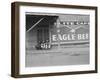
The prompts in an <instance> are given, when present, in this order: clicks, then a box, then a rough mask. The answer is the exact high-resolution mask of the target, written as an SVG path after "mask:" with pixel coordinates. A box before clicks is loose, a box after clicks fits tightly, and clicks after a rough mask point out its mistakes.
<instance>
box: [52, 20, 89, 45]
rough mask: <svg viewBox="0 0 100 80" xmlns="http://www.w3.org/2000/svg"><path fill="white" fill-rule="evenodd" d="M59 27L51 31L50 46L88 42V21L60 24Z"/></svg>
mask: <svg viewBox="0 0 100 80" xmlns="http://www.w3.org/2000/svg"><path fill="white" fill-rule="evenodd" d="M59 26H60V27H59V28H57V27H55V26H54V27H53V28H52V30H51V42H52V44H56V43H57V42H58V41H60V43H79V42H89V21H66V22H60V24H59Z"/></svg>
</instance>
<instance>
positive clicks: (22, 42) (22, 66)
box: [19, 6, 95, 74]
mask: <svg viewBox="0 0 100 80" xmlns="http://www.w3.org/2000/svg"><path fill="white" fill-rule="evenodd" d="M25 12H41V13H46V12H47V13H61V14H63V13H65V14H84V15H85V14H86V15H90V65H69V66H52V67H30V68H26V67H25ZM19 14H20V16H19V21H20V26H19V27H20V29H19V30H20V43H19V44H20V47H19V48H20V51H19V56H20V58H19V59H20V62H19V64H20V74H38V73H51V72H52V73H53V72H74V71H88V70H95V11H94V10H86V9H71V8H70V9H69V8H66V9H65V8H52V7H37V6H34V7H32V6H20V13H19Z"/></svg>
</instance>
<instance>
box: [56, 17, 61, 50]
mask: <svg viewBox="0 0 100 80" xmlns="http://www.w3.org/2000/svg"><path fill="white" fill-rule="evenodd" d="M56 23H57V26H56V27H57V35H58V38H57V39H58V40H57V41H58V50H60V49H61V47H60V38H59V34H60V20H59V17H58V19H57V22H56Z"/></svg>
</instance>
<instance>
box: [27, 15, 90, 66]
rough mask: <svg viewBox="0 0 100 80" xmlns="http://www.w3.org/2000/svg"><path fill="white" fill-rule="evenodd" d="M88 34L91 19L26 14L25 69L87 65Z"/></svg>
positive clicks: (88, 52) (84, 16)
mask: <svg viewBox="0 0 100 80" xmlns="http://www.w3.org/2000/svg"><path fill="white" fill-rule="evenodd" d="M37 14H38V15H37ZM89 31H90V15H84V14H55V15H54V14H51V15H50V14H45V13H26V38H25V39H26V42H25V44H26V45H25V47H26V55H25V66H26V67H37V66H38V67H39V66H61V65H80V64H81V65H82V64H89V63H90V61H89V58H90V56H89V55H90V49H89V48H90V44H89V42H90V38H89V37H90V32H89Z"/></svg>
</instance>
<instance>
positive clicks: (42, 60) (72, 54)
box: [25, 47, 90, 67]
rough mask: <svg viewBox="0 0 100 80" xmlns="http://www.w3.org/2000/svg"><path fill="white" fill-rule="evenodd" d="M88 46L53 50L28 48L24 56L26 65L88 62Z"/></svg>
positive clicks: (79, 63) (80, 63) (58, 64)
mask: <svg viewBox="0 0 100 80" xmlns="http://www.w3.org/2000/svg"><path fill="white" fill-rule="evenodd" d="M89 55H90V54H89V47H74V48H64V49H62V48H61V49H54V50H30V51H27V53H26V56H25V65H26V67H37V66H38V67H39V66H60V65H82V64H89V59H90V58H89Z"/></svg>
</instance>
